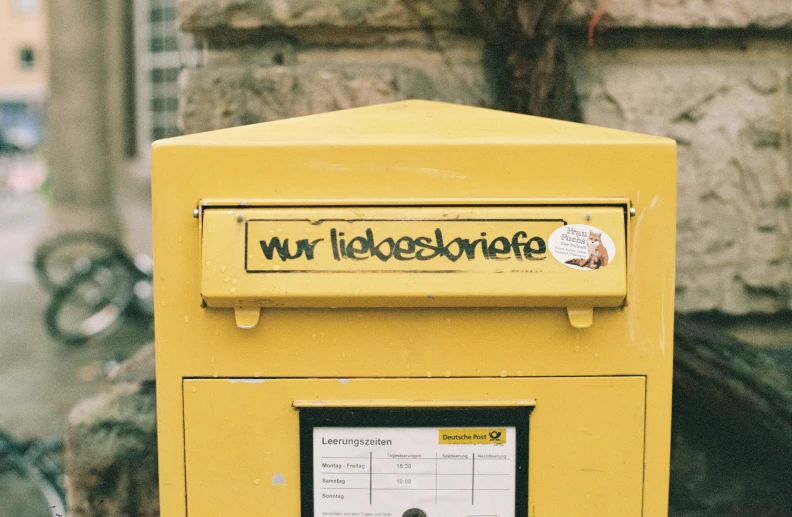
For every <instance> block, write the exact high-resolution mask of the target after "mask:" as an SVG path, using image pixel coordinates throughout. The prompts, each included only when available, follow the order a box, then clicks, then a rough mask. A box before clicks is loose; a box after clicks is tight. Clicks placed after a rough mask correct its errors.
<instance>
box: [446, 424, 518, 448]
mask: <svg viewBox="0 0 792 517" xmlns="http://www.w3.org/2000/svg"><path fill="white" fill-rule="evenodd" d="M438 443H440V444H441V445H485V444H498V445H500V444H504V443H506V429H503V428H498V429H493V428H491V427H489V428H487V427H483V428H471V429H459V428H450V429H439V430H438Z"/></svg>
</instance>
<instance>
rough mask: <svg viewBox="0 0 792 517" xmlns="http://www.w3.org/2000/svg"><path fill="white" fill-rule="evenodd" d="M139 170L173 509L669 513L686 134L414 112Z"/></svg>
mask: <svg viewBox="0 0 792 517" xmlns="http://www.w3.org/2000/svg"><path fill="white" fill-rule="evenodd" d="M152 164H153V165H152V167H153V174H152V178H153V179H152V186H153V198H154V201H153V207H154V225H155V236H154V240H155V242H154V248H155V261H156V263H157V271H156V275H157V276H156V278H155V301H156V318H155V320H156V323H155V325H156V336H157V402H158V429H159V447H160V456H159V457H160V486H161V493H160V498H161V513H162V515H163V516H164V517H175V516H188V517H209V516H216V515H234V516H237V517H247V516H250V517H252V516H259V515H282V516H293V517H311V516H317V517H336V516H350V517H351V516H359V517H364V516H370V517H375V516H381V517H447V516H484V515H487V516H493V517H494V516H497V517H528V516H531V517H533V516H542V515H547V516H551V515H552V516H581V515H592V516H603V515H608V516H625V517H627V516H636V517H637V516H641V515H645V516H660V515H664V514H667V499H668V474H669V472H668V469H669V445H670V405H671V404H670V394H671V373H672V371H671V367H672V348H673V346H672V342H673V341H672V320H673V295H674V247H675V242H674V234H675V222H674V221H675V202H676V194H675V190H676V185H675V167H676V147H675V144H674V142H673V141H671V140H668V139H665V138H659V137H652V136H645V135H638V134H634V133H626V132H621V131H615V130H610V129H604V128H596V127H591V126H585V125H580V124H572V123H567V122H561V121H555V120H549V119H542V118H535V117H529V116H524V115H516V114H510V113H503V112H497V111H491V110H485V109H480V108H472V107H463V106H455V105H450V104H442V103H434V102H425V101H406V102H400V103H394V104H385V105H381V106H374V107H369V108H359V109H352V110H345V111H339V112H334V113H328V114H322V115H314V116H309V117H303V118H298V119H291V120H285V121H279V122H272V123H264V124H256V125H251V126H245V127H239V128H232V129H226V130H221V131H215V132H211V133H204V134H198V135H189V136H183V137H177V138H172V139H167V140H163V141H160V142H157V143H155V145H154V148H153V160H152Z"/></svg>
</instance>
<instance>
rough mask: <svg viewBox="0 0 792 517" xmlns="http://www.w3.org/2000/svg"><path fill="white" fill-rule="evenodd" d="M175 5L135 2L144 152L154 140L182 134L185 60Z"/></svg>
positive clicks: (166, 0)
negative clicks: (181, 77) (180, 80)
mask: <svg viewBox="0 0 792 517" xmlns="http://www.w3.org/2000/svg"><path fill="white" fill-rule="evenodd" d="M175 4H176V2H175V0H135V50H136V55H137V64H136V69H137V72H138V74H137V78H136V90H137V117H136V118H137V140H138V143H139V148H140V149H141V151H143V153H145V152H146V151H147V149H148V147H149V145H150V144H151V142H153V141H154V140H157V139H159V138H167V137H170V136H177V135H179V134H181V132H180V131H179V129H178V125H177V112H178V102H179V101H178V98H177V97H178V75H179V69H180V68H181V61H182V58H181V56H180V51H179V47H180V45H179V42H178V35H177V31H176V5H175ZM182 38H183V37H182ZM186 46H187V47H189V42H187V43H186ZM181 47H182V49H184V47H185V42H182V45H181Z"/></svg>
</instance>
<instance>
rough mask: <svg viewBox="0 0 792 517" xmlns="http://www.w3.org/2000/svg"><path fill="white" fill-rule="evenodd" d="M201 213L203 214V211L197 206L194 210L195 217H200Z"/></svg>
mask: <svg viewBox="0 0 792 517" xmlns="http://www.w3.org/2000/svg"><path fill="white" fill-rule="evenodd" d="M199 215H201V211H200V210H198V209H197V208H196V209H195V210H193V217H195V218H196V219H198V216H199Z"/></svg>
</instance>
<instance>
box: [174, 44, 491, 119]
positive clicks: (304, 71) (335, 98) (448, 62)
mask: <svg viewBox="0 0 792 517" xmlns="http://www.w3.org/2000/svg"><path fill="white" fill-rule="evenodd" d="M224 54H225V55H223V56H222V57H221V58H218V57H217V56H215V57H214V58H210V62H209V64H208V65H207V66H206V67H203V68H197V69H190V70H186V71H184V72H183V74H182V77H181V78H180V82H181V93H180V98H181V107H180V110H181V122H182V128H183V130H184V131H185V132H187V133H194V132H199V131H207V130H212V129H220V128H224V127H231V126H236V125H240V124H250V123H254V122H264V121H269V120H277V119H282V118H287V117H295V116H300V115H309V114H313V113H321V112H326V111H333V110H338V109H345V108H353V107H358V106H366V105H371V104H380V103H384V102H392V101H397V100H403V99H410V98H413V99H415V98H417V99H432V100H441V101H447V102H455V103H459V104H472V105H483V106H491V105H492V104H493V102H494V101H493V99H492V95H491V94H490V93H489V89H488V87H487V85H486V79H485V77H484V70H483V68H482V66H481V60H482V54H483V49H482V47H481V45H480V44H472V43H471V44H470V45H460V46H456V47H454V48H451V49H446V50H445V51H444V52H443V54H442V55H441V54H440V53H439V52H436V51H434V50H431V49H423V48H391V49H378V50H362V49H350V48H347V49H343V50H333V49H321V48H317V49H313V50H307V51H304V52H300V53H299V54H298V56H297V57H296V58H292V57H289V56H290V55H291V54H289V53H287V52H285V53H277V54H276V55H281V56H284V55H285V56H286V58H284V57H281V58H279V59H277V60H276V61H281V62H282V61H284V59H286V60H287V61H291V60H294V61H295V64H293V65H290V66H273V65H272V64H271V63H270V62H269V61H270V58H269V57H268V55H266V56H264V58H263V60H262V57H261V56H262V54H257V53H256V52H251V53H246V52H245V51H242V50H239V51H225V52H224ZM254 56H257V57H254ZM251 60H253V61H251Z"/></svg>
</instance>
